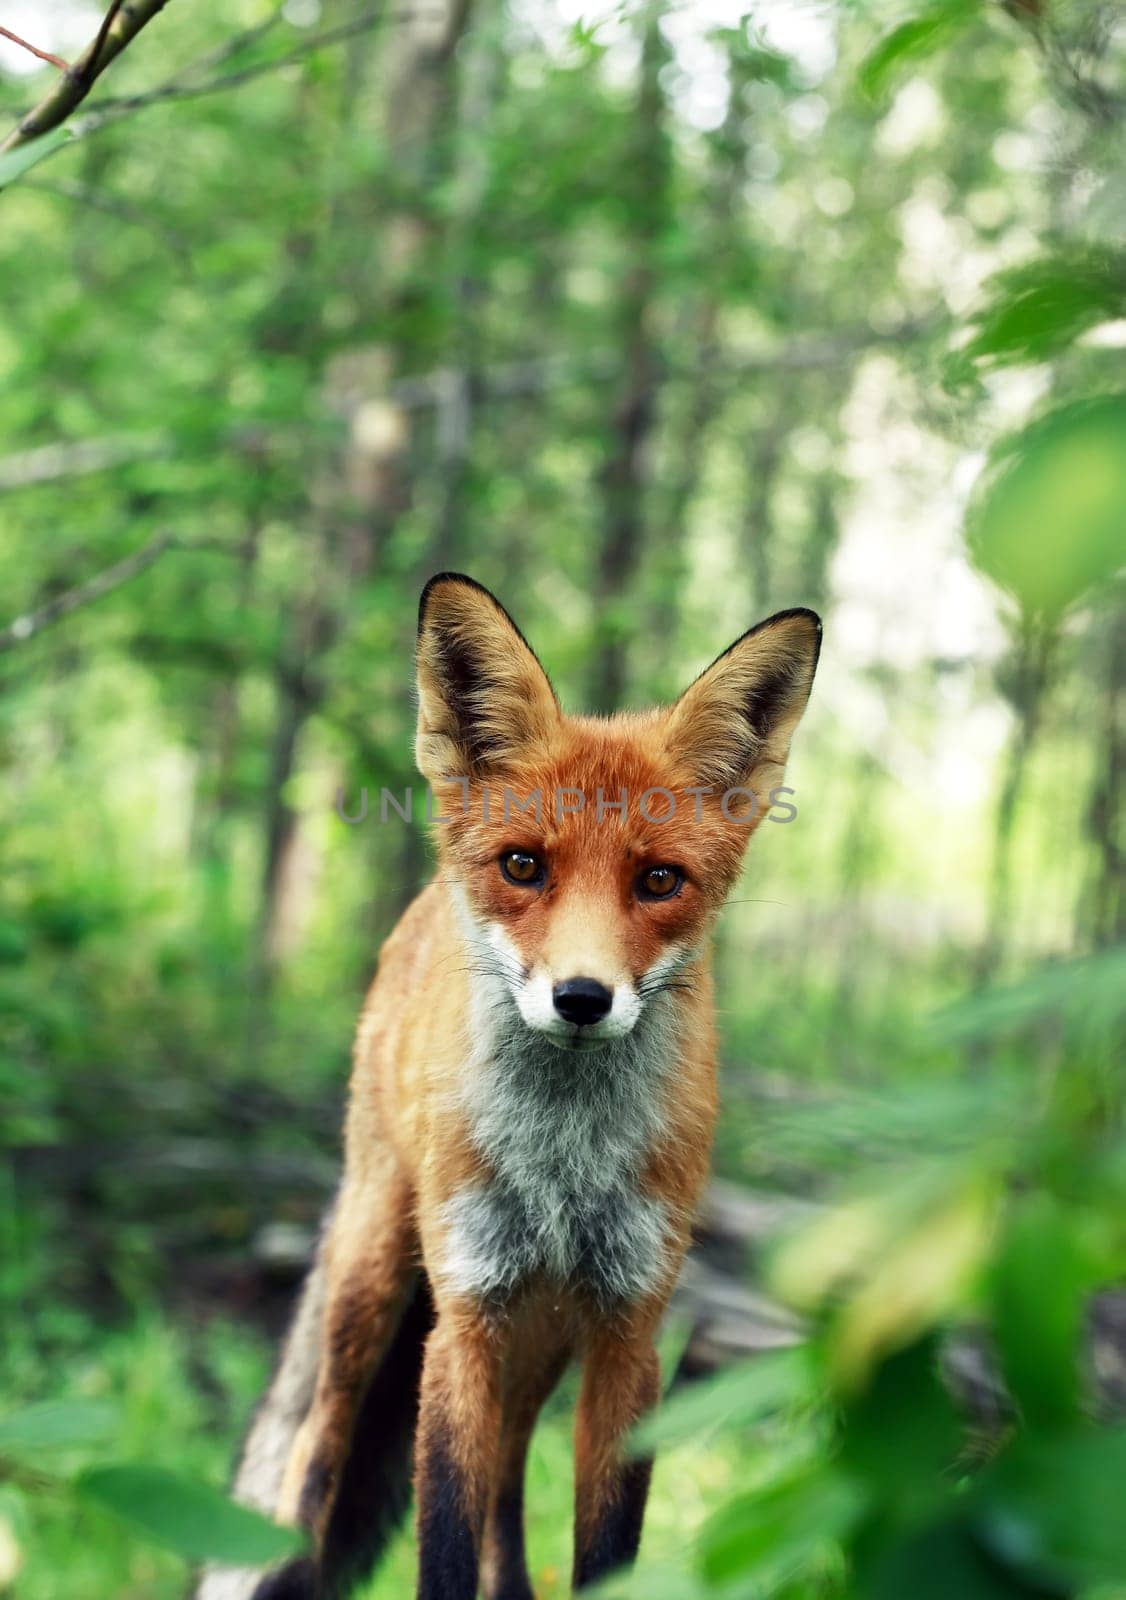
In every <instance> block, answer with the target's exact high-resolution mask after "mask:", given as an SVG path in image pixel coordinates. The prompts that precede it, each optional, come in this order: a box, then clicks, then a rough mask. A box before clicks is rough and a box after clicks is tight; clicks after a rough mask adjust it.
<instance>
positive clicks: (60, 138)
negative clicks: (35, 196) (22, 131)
mask: <svg viewBox="0 0 1126 1600" xmlns="http://www.w3.org/2000/svg"><path fill="white" fill-rule="evenodd" d="M75 137H76V135H75V132H74V129H73V128H68V127H62V128H52V129H51V131H50V133H45V134H43V135H42V137H41V138H39V139H29V140H28V142H27V144H21V145H17V146H16V148H15V149H14V150H5V151H4V152H3V153H2V154H0V189H5V188H7V186H8V184H10V183H14V182H15V181H16V179H17V178H22V177H23V175H24V173H25V172H30V171H31V169H32V167H37V166H38V165H39V163H40V162H41V161H45V160H46V159H47V157H48V156H50V155H54V153H55V151H56V150H61V149H62V147H63V145H64V144H69V143H70V141H71V140H72V139H73V138H75Z"/></svg>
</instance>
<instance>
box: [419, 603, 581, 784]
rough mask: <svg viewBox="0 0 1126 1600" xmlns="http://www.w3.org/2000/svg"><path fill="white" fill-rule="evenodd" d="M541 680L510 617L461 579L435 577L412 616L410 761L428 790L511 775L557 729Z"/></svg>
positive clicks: (547, 687)
mask: <svg viewBox="0 0 1126 1600" xmlns="http://www.w3.org/2000/svg"><path fill="white" fill-rule="evenodd" d="M559 715H560V713H559V703H558V701H557V700H556V698H555V691H554V690H553V689H552V687H551V684H550V682H549V681H548V677H547V674H546V673H545V672H544V670H543V668H542V667H541V666H540V664H539V662H538V661H537V660H536V657H535V655H534V654H533V652H532V649H531V647H530V646H529V644H528V642H527V640H526V639H525V638H524V636H523V634H522V633H521V632H520V630H519V628H518V627H517V626H516V624H515V623H514V622H513V620H512V618H511V617H510V616H509V615H508V612H507V611H506V610H505V609H504V607H503V606H502V605H501V603H500V601H499V600H496V599H495V598H494V597H493V596H492V595H491V594H490V593H489V591H488V590H487V589H483V588H482V587H481V585H480V584H479V583H475V582H474V581H473V579H472V578H467V577H465V576H464V575H463V574H462V573H460V572H441V573H439V574H438V576H437V577H435V578H431V580H430V582H429V583H428V584H427V585H426V588H425V589H424V590H423V591H422V600H421V602H420V604H419V609H418V731H417V733H416V736H415V760H416V762H417V764H418V769H419V771H420V772H421V773H422V775H423V777H424V778H426V780H427V781H428V782H429V783H440V782H448V781H449V780H450V779H454V778H465V777H485V776H487V775H489V774H493V773H497V774H499V773H504V772H510V771H514V770H515V769H516V768H517V767H519V765H520V764H521V763H522V762H523V761H526V760H534V759H535V757H536V754H537V753H538V751H540V750H541V749H542V748H543V746H544V745H545V744H546V743H547V742H548V740H549V739H550V737H551V734H552V732H553V730H554V728H555V725H556V724H557V723H558V721H559Z"/></svg>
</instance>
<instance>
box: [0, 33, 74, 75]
mask: <svg viewBox="0 0 1126 1600" xmlns="http://www.w3.org/2000/svg"><path fill="white" fill-rule="evenodd" d="M0 33H2V34H3V35H4V37H5V39H10V40H11V41H12V43H13V44H18V45H19V46H20V48H21V49H23V50H30V51H31V53H32V55H33V56H38V57H39V59H40V61H49V62H50V63H51V65H52V66H53V67H58V68H59V70H60V71H62V72H69V71H70V62H69V61H64V60H63V58H62V56H53V55H52V54H51V52H50V51H49V50H40V48H39V46H38V45H37V44H32V43H31V42H30V41H29V40H27V39H21V38H20V36H19V34H18V33H13V32H12V30H11V28H4V27H0Z"/></svg>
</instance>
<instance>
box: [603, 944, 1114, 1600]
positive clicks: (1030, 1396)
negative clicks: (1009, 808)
mask: <svg viewBox="0 0 1126 1600" xmlns="http://www.w3.org/2000/svg"><path fill="white" fill-rule="evenodd" d="M1124 980H1126V950H1124V949H1116V950H1112V951H1109V952H1106V953H1105V954H1104V955H1102V956H1100V957H1099V958H1097V959H1094V960H1091V961H1085V962H1077V963H1074V964H1071V965H1069V966H1068V967H1066V968H1060V969H1057V970H1055V971H1052V972H1049V973H1046V974H1044V978H1043V982H1042V983H1037V982H1029V983H1026V984H1022V985H1020V986H1018V987H1013V988H1011V989H1007V990H1003V991H998V992H995V993H984V994H982V995H981V996H980V997H977V998H974V999H971V1000H969V1001H967V1002H966V1003H965V1004H964V1005H963V1006H961V1007H959V1008H958V1009H957V1010H956V1011H953V1012H948V1013H946V1014H945V1015H944V1016H942V1017H941V1018H939V1019H936V1022H935V1024H934V1033H935V1036H936V1038H937V1037H943V1036H945V1037H949V1036H950V1035H951V1033H954V1034H956V1035H957V1036H958V1037H960V1038H962V1039H967V1038H973V1039H976V1040H978V1041H982V1042H984V1041H988V1042H990V1043H991V1044H992V1045H993V1046H994V1047H998V1046H1003V1047H1004V1048H1007V1049H1008V1050H1009V1051H1010V1059H1009V1063H1008V1065H1007V1066H1006V1065H1005V1064H1004V1061H1003V1060H1002V1062H1001V1065H1000V1066H999V1068H998V1069H997V1071H996V1072H995V1073H991V1074H990V1076H989V1077H988V1078H987V1079H976V1080H975V1079H971V1080H968V1081H963V1082H956V1083H952V1084H948V1085H946V1086H945V1087H943V1088H941V1089H936V1088H935V1087H934V1086H933V1085H932V1086H930V1087H929V1088H928V1089H926V1090H925V1091H924V1092H923V1093H921V1094H919V1093H913V1092H912V1090H911V1089H909V1088H908V1089H905V1090H903V1091H901V1092H900V1093H899V1094H898V1095H897V1096H892V1097H891V1098H890V1100H887V1099H883V1098H882V1099H881V1100H880V1101H875V1100H873V1101H871V1102H870V1103H863V1102H858V1103H857V1105H856V1106H855V1107H853V1110H852V1114H851V1115H848V1114H846V1116H845V1118H844V1119H843V1121H844V1125H845V1127H846V1129H847V1130H848V1132H849V1133H850V1134H851V1135H852V1137H853V1139H854V1140H856V1142H857V1143H858V1144H860V1145H861V1146H862V1147H863V1148H865V1149H866V1150H867V1152H868V1156H867V1160H866V1165H865V1169H864V1170H863V1172H862V1173H861V1174H857V1173H853V1174H851V1175H850V1176H849V1177H848V1179H847V1180H842V1181H840V1182H839V1183H838V1193H837V1196H836V1199H835V1200H834V1201H833V1202H832V1203H831V1204H829V1205H828V1207H827V1208H826V1209H825V1210H824V1211H823V1212H821V1213H820V1214H818V1215H817V1216H816V1217H815V1218H814V1220H813V1221H811V1222H809V1223H807V1224H805V1225H804V1226H803V1227H802V1228H801V1229H800V1230H799V1231H797V1232H796V1233H795V1234H793V1235H792V1236H791V1237H789V1238H788V1239H786V1240H785V1241H784V1242H782V1243H781V1244H780V1245H779V1247H778V1249H777V1251H776V1253H775V1256H774V1259H773V1263H772V1267H771V1270H770V1279H771V1282H772V1284H773V1287H774V1289H775V1290H776V1292H777V1293H778V1294H779V1296H780V1297H781V1298H782V1299H783V1300H784V1301H785V1302H786V1303H788V1304H789V1305H790V1306H792V1307H794V1308H795V1309H797V1310H799V1311H801V1312H802V1313H804V1314H805V1315H806V1316H807V1317H808V1318H809V1325H810V1337H809V1340H808V1342H807V1343H805V1344H803V1345H802V1346H800V1347H798V1348H796V1349H792V1350H785V1351H781V1352H778V1353H776V1354H772V1355H766V1356H762V1357H760V1358H758V1359H757V1360H755V1361H754V1362H752V1363H751V1364H749V1365H747V1366H745V1367H742V1368H739V1369H736V1370H734V1371H729V1372H726V1373H723V1374H721V1375H720V1376H719V1377H718V1378H716V1379H713V1380H711V1381H709V1382H708V1383H702V1384H699V1385H696V1386H693V1387H690V1388H689V1389H688V1390H687V1391H684V1392H682V1393H680V1394H676V1395H674V1396H673V1397H672V1398H671V1399H670V1400H669V1401H668V1402H667V1403H666V1405H665V1406H664V1408H663V1410H662V1412H661V1413H660V1414H659V1415H658V1416H657V1417H656V1418H655V1419H654V1420H653V1421H651V1422H650V1423H648V1424H647V1425H646V1426H645V1427H644V1429H643V1430H642V1434H641V1437H640V1438H639V1441H638V1443H639V1446H641V1445H646V1446H647V1445H652V1444H660V1445H662V1446H665V1447H670V1446H671V1447H677V1448H680V1449H684V1448H686V1447H689V1446H690V1445H691V1444H692V1443H693V1442H695V1444H696V1445H698V1444H699V1442H700V1440H701V1438H702V1437H703V1438H707V1437H708V1436H709V1435H712V1434H714V1433H716V1432H717V1431H721V1432H722V1431H727V1432H734V1433H735V1434H736V1436H737V1437H739V1438H740V1439H741V1441H742V1444H743V1448H744V1450H745V1452H746V1462H747V1482H746V1483H745V1484H744V1485H741V1486H740V1488H739V1490H738V1491H737V1493H735V1494H734V1495H733V1496H732V1497H731V1498H730V1499H729V1500H728V1501H727V1502H726V1503H725V1504H723V1505H721V1506H720V1507H719V1508H718V1509H717V1510H716V1511H715V1512H714V1513H713V1515H712V1516H711V1517H710V1519H709V1520H708V1522H707V1523H706V1525H705V1526H704V1528H703V1530H702V1532H701V1534H700V1538H699V1543H698V1548H697V1551H696V1555H695V1561H694V1564H693V1565H692V1567H691V1569H690V1571H689V1572H687V1573H681V1574H679V1575H674V1574H671V1573H669V1572H668V1571H664V1572H661V1573H656V1572H654V1571H652V1570H650V1569H641V1570H639V1571H638V1572H637V1573H636V1574H634V1575H633V1576H632V1577H631V1578H630V1579H627V1580H621V1581H618V1582H616V1583H613V1584H610V1585H608V1587H607V1590H606V1592H607V1593H608V1594H613V1595H621V1596H626V1595H628V1596H637V1597H638V1600H640V1597H641V1596H643V1595H644V1596H655V1595H660V1596H662V1597H668V1600H673V1597H675V1600H696V1597H703V1596H709V1597H710V1596H719V1595H722V1596H725V1597H728V1600H732V1597H735V1596H740V1597H741V1596H747V1597H748V1600H749V1597H752V1596H768V1595H769V1596H778V1597H780V1600H781V1597H785V1600H799V1597H805V1596H812V1595H826V1596H827V1595H842V1596H848V1597H853V1600H903V1597H905V1596H911V1597H920V1600H930V1597H931V1596H933V1597H935V1600H950V1597H952V1596H955V1595H957V1596H959V1597H964V1600H1005V1597H1013V1600H1016V1597H1018V1596H1026V1597H1029V1600H1031V1597H1033V1596H1061V1597H1062V1596H1080V1595H1083V1596H1088V1595H1090V1596H1094V1595H1096V1594H1099V1595H1104V1596H1105V1595H1109V1594H1110V1593H1111V1590H1110V1589H1109V1588H1106V1587H1105V1586H1108V1585H1110V1586H1113V1585H1115V1584H1117V1585H1123V1584H1126V1520H1124V1519H1123V1517H1122V1514H1121V1486H1122V1483H1123V1482H1124V1481H1126V1427H1124V1426H1122V1425H1121V1424H1120V1423H1119V1422H1117V1421H1113V1420H1108V1418H1107V1416H1106V1412H1107V1410H1108V1405H1109V1402H1108V1399H1107V1396H1106V1394H1105V1392H1103V1393H1100V1391H1101V1390H1103V1391H1105V1388H1106V1384H1105V1382H1104V1383H1102V1384H1100V1381H1099V1380H1100V1378H1102V1379H1105V1378H1106V1377H1107V1373H1106V1372H1100V1371H1099V1370H1098V1368H1099V1352H1098V1350H1097V1347H1096V1348H1095V1360H1094V1361H1092V1348H1093V1345H1092V1331H1091V1301H1092V1296H1093V1295H1094V1294H1095V1292H1096V1291H1097V1290H1099V1289H1102V1288H1104V1287H1105V1286H1106V1285H1108V1284H1114V1283H1115V1282H1118V1281H1121V1279H1122V1277H1123V1275H1124V1273H1126V1222H1124V1220H1123V1219H1124V1218H1126V1134H1124V1132H1123V1125H1122V1109H1123V1106H1122V1100H1123V1085H1122V1082H1121V1080H1120V1077H1119V1075H1118V1072H1117V1067H1118V1064H1119V1062H1120V1060H1121V1054H1122V1049H1123V1044H1124V1043H1126V981H1124ZM1045 1029H1047V1037H1048V1038H1050V1039H1052V1040H1053V1043H1052V1045H1051V1047H1050V1049H1049V1050H1048V1051H1046V1052H1044V1051H1043V1049H1042V1047H1043V1041H1044V1038H1045ZM1038 1044H1039V1047H1040V1049H1041V1053H1042V1054H1043V1056H1044V1060H1043V1069H1042V1071H1041V1073H1040V1074H1039V1076H1038V1078H1037V1080H1036V1081H1035V1082H1034V1083H1030V1081H1029V1077H1028V1072H1027V1068H1026V1067H1025V1066H1024V1065H1022V1054H1027V1053H1031V1054H1035V1053H1036V1050H1037V1046H1038ZM840 1131H841V1130H840V1125H839V1124H836V1123H835V1124H834V1126H833V1127H832V1128H828V1127H827V1126H826V1125H825V1122H824V1114H823V1111H821V1110H820V1109H817V1110H808V1111H806V1112H805V1113H803V1114H795V1113H794V1112H790V1113H788V1115H787V1116H786V1117H785V1118H784V1119H781V1120H780V1121H779V1122H778V1124H777V1125H775V1126H772V1127H771V1128H770V1129H769V1130H768V1134H767V1137H769V1138H770V1139H771V1141H772V1142H774V1143H775V1144H776V1145H777V1144H778V1143H779V1142H780V1143H781V1144H783V1145H784V1146H785V1147H786V1148H787V1149H788V1150H789V1151H791V1152H796V1151H799V1150H804V1151H805V1153H806V1156H807V1157H809V1158H816V1157H817V1156H818V1155H820V1154H821V1153H822V1151H823V1148H824V1145H825V1143H826V1142H827V1141H830V1140H831V1141H833V1142H834V1143H836V1144H837V1147H838V1155H839V1146H840V1140H839V1134H840ZM967 1327H970V1328H972V1329H973V1330H974V1331H975V1334H976V1337H977V1339H978V1340H979V1341H980V1342H981V1343H982V1344H983V1345H984V1347H985V1348H986V1349H987V1350H988V1352H989V1364H990V1366H991V1367H995V1368H996V1372H997V1374H998V1376H999V1379H1000V1380H1001V1383H1002V1384H1003V1388H1002V1389H1000V1391H999V1392H1000V1393H1001V1395H1002V1401H1001V1406H1000V1408H999V1412H998V1414H997V1415H996V1416H994V1417H993V1419H992V1422H991V1426H989V1427H988V1428H985V1427H980V1426H979V1427H978V1428H977V1429H976V1430H975V1429H974V1428H973V1427H971V1426H970V1423H971V1421H972V1418H971V1417H969V1416H967V1407H966V1392H965V1388H964V1386H963V1387H961V1388H960V1385H959V1379H958V1367H957V1362H956V1360H955V1359H954V1357H955V1356H956V1352H957V1344H956V1340H955V1341H954V1342H952V1330H954V1329H960V1330H962V1336H964V1330H965V1329H966V1328H967ZM1109 1359H1110V1362H1111V1372H1110V1376H1111V1377H1113V1376H1114V1371H1113V1368H1114V1361H1115V1359H1117V1361H1118V1362H1119V1363H1120V1362H1121V1350H1119V1351H1118V1353H1117V1358H1116V1357H1115V1353H1114V1352H1113V1351H1111V1352H1110V1357H1109ZM1119 1398H1120V1397H1119ZM1114 1592H1121V1590H1116V1591H1114Z"/></svg>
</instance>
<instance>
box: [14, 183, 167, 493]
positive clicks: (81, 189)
mask: <svg viewBox="0 0 1126 1600" xmlns="http://www.w3.org/2000/svg"><path fill="white" fill-rule="evenodd" d="M20 188H21V189H23V190H25V191H26V190H28V189H32V190H36V191H37V192H38V193H39V194H49V195H55V196H56V197H57V198H59V199H61V200H70V201H73V202H74V203H75V204H76V205H81V206H89V207H90V209H91V210H92V211H101V212H104V213H105V215H106V216H107V217H117V218H118V219H119V220H120V221H121V222H128V223H130V224H132V226H134V227H137V228H143V229H144V230H145V232H146V233H148V234H149V235H150V236H151V237H152V238H154V239H156V240H158V241H159V242H160V243H161V244H162V245H163V246H164V247H165V249H166V250H167V251H168V252H169V253H170V254H171V255H172V256H173V257H174V258H175V262H176V266H177V268H178V270H179V272H180V273H181V274H182V275H183V276H185V277H189V278H190V277H191V276H192V274H193V266H192V260H191V251H190V249H189V248H188V245H187V242H186V241H185V240H184V239H183V238H182V237H181V235H179V234H178V233H175V232H174V231H173V230H172V229H171V228H168V227H165V225H164V224H163V223H162V222H161V221H160V219H159V218H158V217H154V216H153V215H152V214H151V212H150V211H149V210H148V209H147V208H146V207H145V206H140V205H133V204H131V202H130V201H128V200H123V199H122V198H121V196H120V195H117V194H111V193H108V192H106V191H104V190H102V189H96V188H94V187H93V185H92V184H85V183H71V182H69V181H68V180H67V179H65V178H24V179H23V180H22V181H21V183H20ZM6 487H7V485H5V483H4V482H3V479H2V478H0V492H3V490H4V489H5V488H6Z"/></svg>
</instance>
